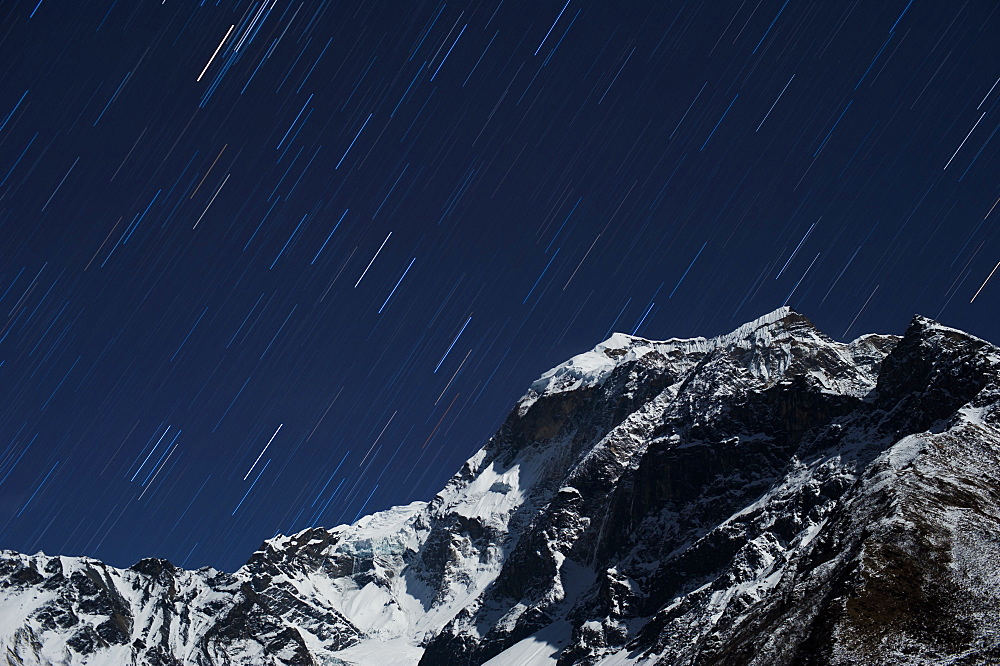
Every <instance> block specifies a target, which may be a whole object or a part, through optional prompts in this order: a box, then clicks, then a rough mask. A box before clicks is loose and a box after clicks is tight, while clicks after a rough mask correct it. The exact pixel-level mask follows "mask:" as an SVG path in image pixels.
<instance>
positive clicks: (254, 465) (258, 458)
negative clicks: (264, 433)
mask: <svg viewBox="0 0 1000 666" xmlns="http://www.w3.org/2000/svg"><path fill="white" fill-rule="evenodd" d="M283 425H285V424H284V423H282V424H281V425H279V426H278V430H275V431H274V434H273V435H271V439H269V440H267V444H265V445H264V450H263V451H261V452H260V455H259V456H257V460H254V461H253V464H252V465H250V469H248V470H247V474H246V476H244V477H243V480H244V481H246V480H247V477H248V476H250V472H252V471H253V468H254V467H256V466H257V463H259V462H260V459H261V458H263V457H264V451H267V447H269V446H271V442H273V441H274V438H275V437H277V436H278V431H279V430H281V426H283ZM261 471H263V470H261ZM255 483H256V482H255ZM236 508H237V509H238V508H239V507H236ZM233 513H236V512H235V511H234V512H233Z"/></svg>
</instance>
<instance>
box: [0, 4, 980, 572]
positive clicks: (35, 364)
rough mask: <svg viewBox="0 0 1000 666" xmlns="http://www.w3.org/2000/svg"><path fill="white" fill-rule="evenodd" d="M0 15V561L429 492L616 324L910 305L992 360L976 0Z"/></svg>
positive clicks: (16, 9) (262, 529) (235, 531)
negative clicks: (987, 345)
mask: <svg viewBox="0 0 1000 666" xmlns="http://www.w3.org/2000/svg"><path fill="white" fill-rule="evenodd" d="M0 26H2V27H0V63H2V64H0V260H2V262H0V294H2V296H0V324H2V330H0V387H2V388H0V390H2V396H3V400H2V409H0V547H3V548H10V549H16V550H21V551H29V552H34V551H36V550H38V549H43V550H45V551H46V552H49V553H61V554H68V555H91V556H94V557H98V558H101V559H104V560H106V561H108V562H110V563H112V564H115V565H120V566H127V565H129V564H131V563H133V562H134V561H136V560H137V559H139V558H141V557H144V556H153V555H155V556H161V557H166V558H168V559H170V560H172V561H173V562H175V563H176V564H180V565H184V566H187V567H197V566H202V565H208V564H210V565H213V566H216V567H218V568H222V569H230V570H231V569H234V568H236V567H237V566H239V565H240V564H241V563H242V562H243V561H244V560H245V559H246V557H247V556H248V555H249V554H250V552H252V550H253V549H254V548H255V547H256V546H258V545H259V544H260V542H261V541H262V540H263V539H265V538H269V537H271V536H272V535H274V534H275V533H276V532H284V533H288V532H293V531H297V530H300V529H302V528H305V527H307V526H310V525H314V524H319V525H326V526H333V525H336V524H338V523H341V522H350V521H353V520H354V519H355V517H356V516H358V515H359V514H361V513H367V512H371V511H374V510H378V509H382V508H385V507H388V506H390V505H393V504H399V503H405V502H409V501H412V500H414V499H429V498H430V497H431V496H432V495H433V494H434V493H435V492H436V491H437V490H438V489H440V488H441V486H442V485H443V484H444V482H445V481H446V479H447V478H448V477H449V476H450V475H451V474H452V473H454V472H455V471H456V470H457V469H458V467H459V466H460V464H461V462H462V461H463V460H464V459H465V458H467V457H468V456H469V455H471V454H472V453H473V452H474V451H475V450H476V449H477V448H478V447H479V446H480V445H481V444H482V443H483V441H484V440H485V439H486V438H487V437H489V436H490V435H491V434H492V433H493V432H494V430H495V429H496V427H497V425H498V424H499V422H500V421H501V420H502V419H503V418H504V417H505V416H506V414H507V412H508V411H509V409H510V408H511V406H512V404H513V402H514V401H515V400H516V399H517V398H518V397H519V396H520V395H521V394H522V393H523V392H524V391H525V389H526V388H527V385H528V384H529V383H530V382H531V381H532V380H533V379H534V378H536V377H537V376H538V375H540V374H541V373H542V372H543V371H544V370H546V369H547V368H549V367H551V366H552V365H555V364H556V363H559V362H561V361H563V360H565V359H566V358H568V357H569V356H571V355H573V354H575V353H578V352H581V351H584V350H586V349H589V348H591V347H593V346H594V345H595V344H597V343H598V342H600V341H601V340H602V339H604V338H605V337H607V335H608V334H609V333H610V332H611V331H614V330H618V331H623V332H626V333H632V334H638V335H641V336H644V337H650V338H654V339H659V338H668V337H674V336H691V335H706V336H708V335H715V334H719V333H722V332H725V331H727V330H730V329H732V328H734V327H736V326H737V325H739V324H740V323H742V322H744V321H746V320H749V319H752V318H754V317H756V316H758V315H760V314H762V313H764V312H767V311H770V310H772V309H774V308H776V307H778V306H781V305H783V304H785V303H788V304H789V305H792V306H793V307H795V308H796V309H798V310H799V311H801V312H803V313H804V314H806V315H807V316H809V317H810V318H812V319H813V321H815V322H816V324H817V325H818V326H820V328H822V329H823V330H825V331H827V332H828V333H829V334H831V335H832V336H833V337H835V338H838V339H851V338H853V337H856V336H857V335H859V334H862V333H865V332H872V331H878V332H896V333H898V332H901V331H902V330H903V329H904V328H905V326H906V324H907V322H908V321H909V319H910V317H911V316H912V315H913V314H915V313H921V314H925V315H928V316H931V317H934V318H938V319H940V320H941V321H942V322H944V323H946V324H949V325H952V326H956V327H960V328H964V329H966V330H968V331H970V332H972V333H975V334H978V335H980V336H983V337H985V338H987V339H992V340H994V341H996V340H1000V316H998V315H997V314H996V312H997V310H998V308H1000V277H994V278H993V280H992V281H988V282H986V280H987V277H988V276H989V275H990V274H991V271H992V270H993V269H994V267H995V266H996V265H997V263H998V261H1000V238H998V235H997V228H998V224H997V223H998V221H1000V211H997V210H996V208H1000V206H998V205H997V201H998V199H1000V187H998V180H997V175H998V169H997V157H998V145H1000V139H997V138H996V137H995V134H996V133H997V129H998V126H1000V125H998V124H1000V115H998V109H997V105H998V103H1000V85H997V83H996V82H997V79H998V77H1000V68H998V66H997V63H1000V57H998V56H1000V48H998V44H1000V42H998V41H997V39H996V35H997V34H998V33H1000V5H998V4H997V3H995V2H993V1H991V0H989V1H988V0H966V1H965V2H927V1H924V0H913V2H909V1H908V0H893V1H890V2H878V3H870V2H860V1H851V2H832V1H824V2H810V1H798V0H797V1H795V2H792V1H791V0H789V1H788V2H783V1H782V0H746V1H745V2H741V1H739V0H732V1H727V2H704V1H702V2H696V1H686V2H676V1H670V2H665V1H656V2H640V1H635V2H594V1H590V0H569V2H566V1H565V0H556V1H554V2H550V1H548V0H544V1H540V0H530V1H518V0H503V1H502V2H498V1H497V0H489V1H484V2H458V1H451V0H449V1H448V2H447V3H444V2H439V1H438V0H434V1H432V2H419V1H414V2H402V1H400V2H381V3H376V2H331V1H329V0H324V1H308V2H302V1H297V0H296V1H288V0H263V1H261V0H256V1H247V0H217V1H216V0H204V1H203V2H194V1H188V0H164V1H163V2H160V1H159V0H155V1H154V0H136V1H131V0H130V1H128V2H126V1H124V0H100V1H98V0H91V1H87V2H69V1H66V0H41V1H39V0H28V1H16V0H12V1H11V2H5V3H3V4H2V5H0ZM995 207H996V208H995ZM984 282H986V283H985V286H984V287H983V288H982V290H981V291H978V296H976V294H977V290H979V289H980V287H981V285H983V283H984ZM974 296H976V298H975V300H974V301H973V302H970V301H972V299H973V297H974Z"/></svg>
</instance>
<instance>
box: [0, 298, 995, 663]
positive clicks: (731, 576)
mask: <svg viewBox="0 0 1000 666" xmlns="http://www.w3.org/2000/svg"><path fill="white" fill-rule="evenodd" d="M998 401H1000V350H998V349H997V348H996V347H995V346H993V345H991V344H989V343H987V342H985V341H983V340H980V339H978V338H975V337H973V336H970V335H968V334H965V333H962V332H960V331H957V330H954V329H950V328H947V327H945V326H942V325H940V324H937V323H936V322H933V321H931V320H928V319H925V318H922V317H916V318H915V319H914V320H913V322H912V323H911V324H910V326H909V327H908V328H907V330H906V332H905V333H904V334H903V335H902V336H901V337H897V336H889V335H867V336H862V337H861V338H858V339H857V340H855V341H853V342H850V343H840V342H836V341H834V340H832V339H830V338H828V337H827V336H825V335H824V334H822V333H821V332H819V331H818V330H816V328H815V327H814V326H813V325H812V324H811V323H810V322H809V321H808V320H807V319H806V318H805V317H803V316H802V315H800V314H798V313H796V312H794V311H792V310H790V309H788V308H781V309H779V310H777V311H775V312H773V313H770V314H768V315H765V316H764V317H762V318H760V319H758V320H755V321H753V322H750V323H748V324H746V325H744V326H742V327H740V328H739V329H737V330H736V331H734V332H733V333H730V334H728V335H724V336H720V337H718V338H713V339H704V338H695V339H687V340H677V339H674V340H667V341H663V342H653V341H649V340H644V339H641V338H635V337H631V336H626V335H622V334H615V335H614V336H612V337H611V338H610V339H609V340H607V341H605V342H604V343H602V344H601V345H598V346H597V347H596V348H595V349H594V350H592V351H590V352H587V353H585V354H581V355H579V356H576V357H574V358H573V359H570V360H569V361H567V362H566V363H564V364H562V365H560V366H557V367H556V368H554V369H552V370H550V371H549V372H547V373H545V374H544V375H542V377H541V378H539V380H537V381H536V382H534V383H533V384H532V386H531V387H530V389H529V391H528V393H527V394H526V395H525V396H524V397H523V398H522V399H521V400H520V401H519V402H518V404H517V405H516V406H515V408H514V410H513V411H512V412H511V414H510V415H509V417H508V418H507V420H506V421H505V422H504V423H503V425H502V426H501V428H500V430H499V432H498V433H497V434H496V435H495V436H494V437H493V438H491V439H490V441H489V442H488V443H487V444H486V445H485V446H484V447H483V448H482V449H481V450H480V451H478V452H477V453H476V454H475V455H474V456H473V457H472V458H470V459H469V460H468V461H467V462H466V463H465V464H464V465H463V467H462V469H461V470H459V472H458V473H457V474H456V475H455V476H454V477H453V478H452V479H451V481H449V483H448V484H447V486H446V487H445V488H444V489H443V490H442V491H441V492H440V493H439V494H438V495H437V496H436V497H435V498H434V499H432V500H431V501H430V502H415V503H413V504H410V505H408V506H405V507H395V508H393V509H390V510H388V511H383V512H379V513H376V514H374V515H372V516H367V517H364V518H362V519H361V520H359V521H358V522H357V523H355V524H353V525H342V526H339V527H336V528H333V529H323V528H313V529H309V530H306V531H304V532H301V533H299V534H297V535H293V536H280V537H276V538H275V539H271V540H269V541H267V542H266V543H265V544H264V545H263V546H262V547H261V549H260V550H259V551H258V552H256V553H254V554H253V556H252V557H251V558H250V560H249V561H248V563H247V564H246V565H245V566H244V567H242V568H241V569H240V570H239V571H237V572H235V573H233V574H227V573H221V572H218V571H215V570H212V569H202V570H198V571H184V570H181V569H177V568H175V567H173V566H172V565H171V564H170V563H168V562H165V561H163V560H154V559H147V560H143V561H142V562H140V563H138V564H136V565H135V566H133V567H131V568H130V569H125V570H121V569H115V568H113V567H108V566H105V565H103V564H101V563H100V562H97V561H94V560H90V559H87V558H72V557H49V556H45V555H42V554H38V555H31V556H28V555H21V554H17V553H12V552H9V551H5V552H3V553H2V555H0V618H2V622H0V661H2V660H3V659H6V661H7V663H9V664H35V663H46V664H47V663H67V664H84V663H118V664H341V663H356V664H371V663H383V664H392V663H398V664H416V663H418V662H419V663H420V664H423V665H425V666H434V665H436V664H455V665H458V664H483V663H487V662H488V663H490V664H527V663H550V664H555V663H558V664H560V665H561V666H568V665H570V664H621V663H636V664H671V665H673V664H678V665H679V664H727V665H729V664H736V665H738V664H760V665H763V664H779V665H781V664H844V665H846V664H860V663H863V664H987V663H998V662H1000V647H998V646H1000V592H998V590H1000V573H998V572H1000V407H998Z"/></svg>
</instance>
